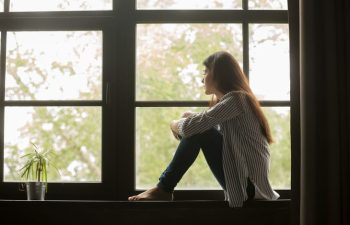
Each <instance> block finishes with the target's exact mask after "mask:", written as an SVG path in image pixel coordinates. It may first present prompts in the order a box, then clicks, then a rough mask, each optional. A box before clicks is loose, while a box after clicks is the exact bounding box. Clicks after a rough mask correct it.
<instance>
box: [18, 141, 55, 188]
mask: <svg viewBox="0 0 350 225" xmlns="http://www.w3.org/2000/svg"><path fill="white" fill-rule="evenodd" d="M32 145H33V147H34V149H33V150H34V152H31V153H28V154H25V155H23V156H21V158H26V159H27V161H26V163H25V165H24V166H23V167H22V168H21V169H20V171H21V177H22V178H25V179H26V180H27V181H29V180H35V181H37V182H45V183H47V172H48V171H47V169H48V167H49V166H52V167H53V168H55V169H56V171H57V172H58V173H59V171H58V169H57V168H56V167H55V166H54V165H53V164H52V163H51V160H50V157H51V156H52V155H53V154H54V153H53V152H52V150H45V151H39V149H38V147H37V146H36V145H35V144H33V143H32Z"/></svg>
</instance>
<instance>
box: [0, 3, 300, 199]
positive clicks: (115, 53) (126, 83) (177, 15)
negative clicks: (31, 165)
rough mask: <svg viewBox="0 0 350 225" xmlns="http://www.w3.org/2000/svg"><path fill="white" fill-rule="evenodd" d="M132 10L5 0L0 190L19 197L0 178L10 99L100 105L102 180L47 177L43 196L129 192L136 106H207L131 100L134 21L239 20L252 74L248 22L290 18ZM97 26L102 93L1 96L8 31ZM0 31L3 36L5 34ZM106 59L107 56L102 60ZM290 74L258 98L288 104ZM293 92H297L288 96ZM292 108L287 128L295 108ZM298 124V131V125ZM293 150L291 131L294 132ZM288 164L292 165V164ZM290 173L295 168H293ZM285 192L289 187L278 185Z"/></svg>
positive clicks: (185, 195)
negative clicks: (26, 7)
mask: <svg viewBox="0 0 350 225" xmlns="http://www.w3.org/2000/svg"><path fill="white" fill-rule="evenodd" d="M242 2H243V4H242V6H243V8H242V9H239V10H237V9H234V10H137V9H136V0H113V9H112V10H107V11H62V12H57V11H54V12H9V0H5V1H4V5H5V7H4V12H1V13H0V31H1V56H0V57H1V58H0V189H1V190H3V191H2V192H1V194H0V198H2V199H23V198H24V194H23V192H19V191H18V187H19V184H18V183H16V182H15V183H7V182H6V183H5V182H3V179H2V178H3V163H4V162H3V147H4V138H3V137H4V109H5V106H9V105H17V104H18V105H23V106H24V105H31V104H34V105H37V106H47V105H50V106H51V105H52V106H65V105H74V106H75V105H76V104H78V105H79V104H81V105H84V106H85V104H88V105H90V106H94V105H97V104H100V106H101V107H102V183H94V184H93V183H50V184H49V186H50V191H49V192H48V193H47V199H57V200H60V199H69V200H75V199H85V200H93V199H105V200H127V197H128V196H130V195H132V194H137V193H140V192H141V191H140V190H135V124H136V118H135V114H136V108H137V107H170V106H202V107H203V106H204V107H205V106H207V102H204V101H191V102H189V101H171V102H167V101H136V89H135V88H136V83H135V80H136V77H135V76H136V26H137V24H144V23H145V24H147V23H159V24H160V23H240V24H242V28H243V70H244V72H245V73H246V74H247V75H248V76H249V46H248V45H249V30H248V29H249V24H250V23H273V24H278V23H283V24H288V10H249V9H248V0H242ZM31 30H33V31H35V30H37V31H40V30H45V31H49V30H50V31H51V30H52V31H53V30H64V31H65V30H102V32H103V68H102V70H103V90H102V92H103V98H102V100H101V101H37V102H34V101H25V102H20V101H18V102H17V103H13V102H10V101H5V95H4V90H5V86H4V81H5V72H6V49H5V47H4V46H6V32H7V31H31ZM4 37H5V38H4ZM106 59H107V60H106ZM293 79H294V78H293V76H291V89H290V90H291V94H290V101H261V105H262V106H284V107H291V102H292V101H293V98H296V97H295V96H296V94H293V90H297V88H296V87H297V86H296V85H297V84H296V82H294V80H293ZM293 96H294V97H293ZM290 109H291V111H290V112H291V118H292V119H291V123H290V125H291V128H290V129H291V131H292V130H295V128H294V125H293V114H294V113H296V112H295V110H293V109H292V107H291V108H290ZM298 132H299V131H298ZM291 138H292V140H291V143H292V149H291V151H292V154H293V151H294V150H293V147H295V146H296V145H294V144H293V134H292V137H291ZM291 172H292V171H291ZM292 177H293V176H292ZM276 191H277V192H278V193H280V195H281V198H290V189H286V190H276ZM176 199H179V200H180V199H188V200H194V199H202V200H206V199H208V200H221V199H223V193H222V191H221V190H177V191H176Z"/></svg>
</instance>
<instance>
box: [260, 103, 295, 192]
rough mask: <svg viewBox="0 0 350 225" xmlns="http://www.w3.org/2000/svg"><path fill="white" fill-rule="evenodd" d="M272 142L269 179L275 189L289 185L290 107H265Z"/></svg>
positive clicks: (288, 186)
mask: <svg viewBox="0 0 350 225" xmlns="http://www.w3.org/2000/svg"><path fill="white" fill-rule="evenodd" d="M263 110H264V113H265V115H266V117H267V119H268V121H269V124H270V128H271V131H272V136H273V138H274V143H273V144H272V145H271V148H270V149H271V152H270V153H271V163H270V176H269V178H270V181H271V185H272V187H273V188H275V189H290V187H291V145H290V108H289V107H265V108H263Z"/></svg>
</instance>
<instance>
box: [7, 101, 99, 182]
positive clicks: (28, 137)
mask: <svg viewBox="0 0 350 225" xmlns="http://www.w3.org/2000/svg"><path fill="white" fill-rule="evenodd" d="M101 117H102V115H101V108H100V107H6V108H5V132H4V134H5V136H4V180H5V181H20V180H21V178H20V176H19V169H20V168H21V167H22V166H23V163H24V161H23V159H22V158H20V156H22V155H23V154H25V153H29V152H32V151H33V146H32V145H31V142H33V143H35V145H37V146H38V147H39V149H42V150H47V149H52V150H53V151H54V153H55V154H56V156H55V157H53V158H52V161H53V164H54V165H55V166H56V167H57V168H58V169H59V171H60V175H59V174H58V173H57V172H56V171H55V169H52V168H51V170H50V171H49V175H48V180H49V181H53V182H58V181H61V182H63V181H64V182H100V181H101Z"/></svg>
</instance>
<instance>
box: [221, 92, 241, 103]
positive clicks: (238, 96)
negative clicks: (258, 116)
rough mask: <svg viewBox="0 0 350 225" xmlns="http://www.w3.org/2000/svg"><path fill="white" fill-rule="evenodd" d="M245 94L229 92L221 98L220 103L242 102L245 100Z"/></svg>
mask: <svg viewBox="0 0 350 225" xmlns="http://www.w3.org/2000/svg"><path fill="white" fill-rule="evenodd" d="M246 96H247V93H246V92H244V91H230V92H228V93H226V94H225V95H224V96H223V97H222V98H221V101H223V100H225V99H232V100H241V101H244V100H245V99H246Z"/></svg>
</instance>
